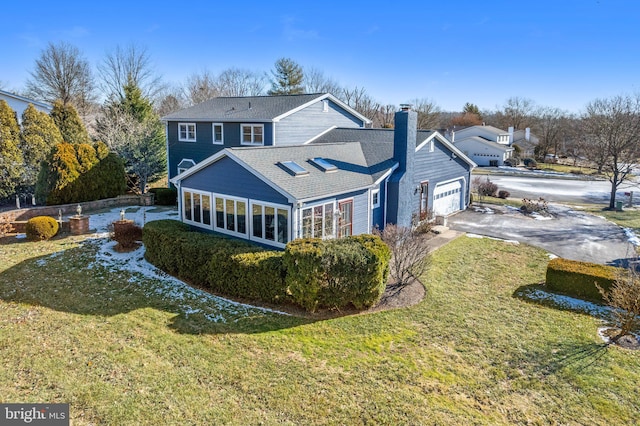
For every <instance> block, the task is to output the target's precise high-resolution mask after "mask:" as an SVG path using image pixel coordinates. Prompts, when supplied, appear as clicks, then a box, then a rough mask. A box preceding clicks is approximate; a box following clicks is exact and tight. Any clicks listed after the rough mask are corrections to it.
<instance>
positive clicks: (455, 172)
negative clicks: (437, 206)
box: [411, 138, 471, 212]
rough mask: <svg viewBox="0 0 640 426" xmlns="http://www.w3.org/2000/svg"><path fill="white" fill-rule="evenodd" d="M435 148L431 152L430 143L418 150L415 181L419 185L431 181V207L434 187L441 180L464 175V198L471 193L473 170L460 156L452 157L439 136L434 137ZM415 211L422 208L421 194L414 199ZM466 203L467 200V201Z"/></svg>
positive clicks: (429, 196)
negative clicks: (470, 183)
mask: <svg viewBox="0 0 640 426" xmlns="http://www.w3.org/2000/svg"><path fill="white" fill-rule="evenodd" d="M433 140H434V142H435V143H434V145H435V146H434V150H433V152H429V144H426V145H425V146H424V147H422V149H421V150H420V151H418V152H416V157H415V165H414V175H413V183H414V185H415V186H416V187H417V186H418V185H419V184H420V182H424V181H429V194H428V198H429V209H431V208H432V206H433V189H434V188H435V187H436V185H437V184H438V183H440V182H444V181H447V180H451V179H455V178H458V177H460V176H463V177H464V178H465V180H466V182H465V184H466V187H465V188H464V198H465V199H467V197H468V194H469V180H470V175H471V172H470V170H469V165H468V164H467V163H466V162H464V161H462V160H461V159H460V158H458V157H456V158H452V157H451V151H449V149H447V148H446V147H445V146H444V145H443V144H442V143H440V141H438V139H437V138H434V139H433ZM411 204H412V206H413V211H414V212H418V211H419V208H420V195H419V194H416V195H415V197H414V199H413V200H412V203H411ZM465 204H466V201H465Z"/></svg>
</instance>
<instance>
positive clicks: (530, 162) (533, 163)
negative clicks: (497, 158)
mask: <svg viewBox="0 0 640 426" xmlns="http://www.w3.org/2000/svg"><path fill="white" fill-rule="evenodd" d="M522 162H523V163H524V165H525V167H528V168H530V169H536V168H538V162H537V161H536V160H534V159H533V158H525V159H524V160H522Z"/></svg>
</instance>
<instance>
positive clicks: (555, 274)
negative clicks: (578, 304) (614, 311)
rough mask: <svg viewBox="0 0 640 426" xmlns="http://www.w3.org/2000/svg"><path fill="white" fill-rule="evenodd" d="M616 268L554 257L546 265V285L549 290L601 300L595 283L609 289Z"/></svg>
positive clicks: (606, 289)
mask: <svg viewBox="0 0 640 426" xmlns="http://www.w3.org/2000/svg"><path fill="white" fill-rule="evenodd" d="M618 270H619V268H615V267H613V266H607V265H599V264H597V263H588V262H578V261H576V260H569V259H562V258H556V259H553V260H551V261H550V262H549V265H548V266H547V278H546V285H547V288H548V289H549V290H553V291H557V292H560V293H564V294H567V295H569V296H574V297H578V298H580V299H586V300H591V301H595V302H602V295H601V294H600V292H599V291H598V288H597V287H596V283H597V284H598V285H599V286H600V287H602V289H603V290H605V291H609V289H610V288H611V286H612V285H613V282H614V281H615V279H616V273H617V271H618Z"/></svg>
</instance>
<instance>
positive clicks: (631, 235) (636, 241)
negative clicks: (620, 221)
mask: <svg viewBox="0 0 640 426" xmlns="http://www.w3.org/2000/svg"><path fill="white" fill-rule="evenodd" d="M622 230H623V231H624V234H625V235H626V236H627V239H628V240H629V242H630V243H631V244H633V245H634V246H640V238H639V237H638V235H636V233H635V232H633V229H630V228H622Z"/></svg>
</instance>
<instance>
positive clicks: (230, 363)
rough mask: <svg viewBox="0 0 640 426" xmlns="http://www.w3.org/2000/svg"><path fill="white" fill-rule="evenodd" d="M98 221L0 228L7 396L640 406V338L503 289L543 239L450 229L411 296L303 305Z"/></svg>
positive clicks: (316, 414) (601, 413)
mask: <svg viewBox="0 0 640 426" xmlns="http://www.w3.org/2000/svg"><path fill="white" fill-rule="evenodd" d="M127 215H128V216H129V217H131V218H137V216H136V217H134V215H142V210H139V211H138V212H127ZM150 215H151V213H147V220H151V218H150V217H149V216H150ZM97 221H98V218H96V219H95V221H94V223H95V222H97ZM94 223H92V224H91V226H92V227H95V225H94ZM103 238H106V235H104V234H101V235H95V236H93V237H90V239H86V237H85V236H74V237H66V238H54V239H53V240H51V241H45V242H37V243H36V242H27V241H25V240H24V239H16V238H14V237H11V238H4V239H2V240H1V244H0V342H2V343H1V344H0V357H1V359H2V360H3V369H2V370H0V395H2V400H3V401H10V402H69V403H70V404H71V417H72V421H73V424H76V425H83V424H177V423H181V424H185V423H186V424H224V423H231V424H256V423H260V422H263V423H266V424H274V423H285V424H363V423H384V424H460V425H467V424H492V425H493V424H514V423H516V424H517V423H527V422H529V423H532V424H549V423H559V424H572V423H575V424H634V423H638V422H640V413H639V411H638V406H637V401H638V400H640V394H639V393H638V392H639V391H638V387H637V383H638V381H639V380H640V354H639V353H638V351H628V350H624V349H620V348H617V347H607V346H606V345H604V344H603V343H602V340H601V338H600V337H599V336H598V328H599V327H600V326H601V325H602V322H601V321H600V320H599V319H597V318H594V317H593V316H590V315H584V314H580V313H575V312H572V311H567V310H561V309H557V308H553V307H549V306H544V305H540V304H538V303H531V302H529V301H526V300H522V299H521V298H519V297H514V296H516V295H517V294H518V292H519V291H521V290H522V288H523V286H526V285H532V284H538V283H540V282H542V281H544V274H545V269H546V266H547V262H548V257H547V254H546V252H545V251H543V250H538V249H535V248H533V247H529V246H526V245H522V244H519V245H515V244H510V243H505V242H502V241H496V240H490V239H471V238H459V239H457V240H455V241H453V242H451V243H450V244H448V245H447V246H445V247H443V248H441V249H439V250H438V251H436V252H435V253H434V254H433V260H432V267H431V270H430V272H429V274H428V275H427V276H426V277H424V278H423V281H424V283H425V286H426V289H427V294H426V297H425V299H424V300H423V301H422V302H421V303H419V304H418V305H416V306H414V307H411V308H407V309H397V310H391V311H385V312H378V313H369V314H361V315H353V316H346V317H340V318H333V319H330V320H324V321H314V320H313V319H310V318H299V317H295V316H291V315H283V314H280V313H278V312H274V311H270V310H266V309H257V308H254V307H251V306H246V305H241V304H237V303H234V302H231V301H224V299H219V298H215V297H213V296H205V295H204V293H201V292H199V291H198V290H195V289H192V288H190V287H187V286H184V284H181V283H179V282H176V281H175V280H174V279H173V278H171V277H168V276H166V275H163V274H156V275H153V274H150V273H149V270H148V268H147V266H145V265H146V264H145V262H144V261H143V260H142V252H141V251H136V252H133V260H130V259H131V258H128V257H124V256H125V255H121V254H116V253H114V252H113V251H112V250H110V245H111V244H113V242H108V241H107V240H106V239H103Z"/></svg>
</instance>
